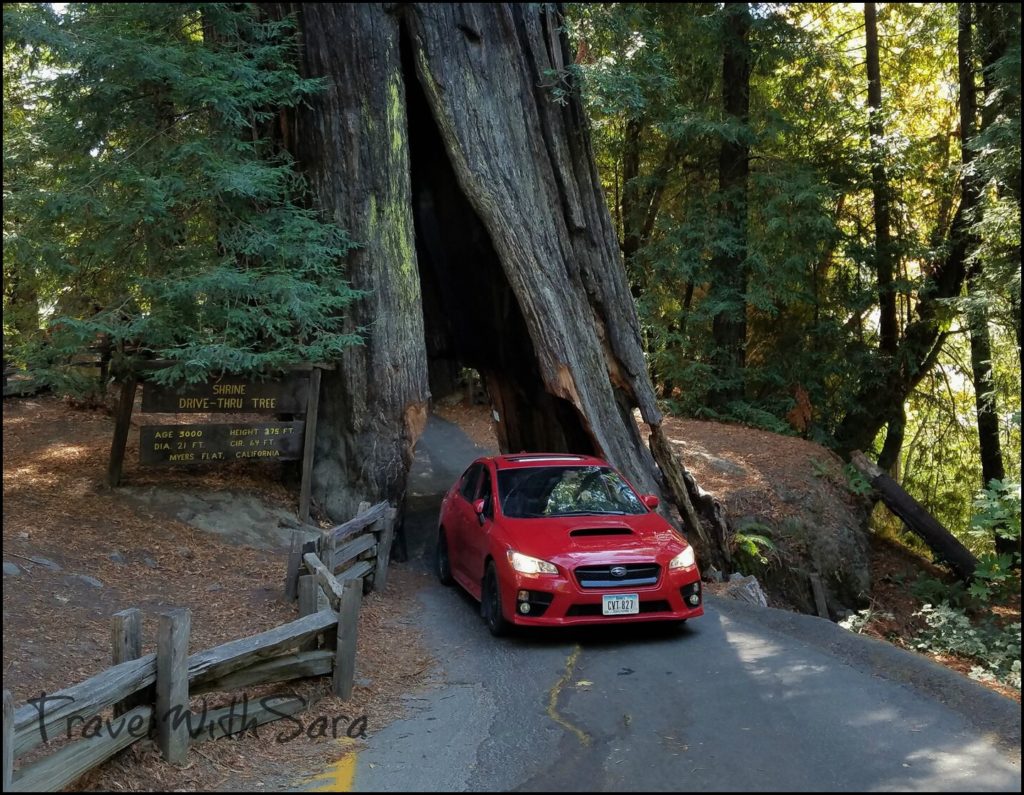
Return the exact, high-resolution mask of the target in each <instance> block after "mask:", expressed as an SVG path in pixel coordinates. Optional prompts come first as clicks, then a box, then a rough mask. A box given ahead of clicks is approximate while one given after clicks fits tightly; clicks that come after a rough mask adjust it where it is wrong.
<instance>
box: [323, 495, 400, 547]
mask: <svg viewBox="0 0 1024 795" xmlns="http://www.w3.org/2000/svg"><path fill="white" fill-rule="evenodd" d="M387 511H388V503H387V502H378V503H377V504H376V505H374V506H373V507H372V508H368V509H367V510H366V511H364V512H363V513H360V514H359V515H358V516H355V517H353V518H352V519H349V520H348V521H347V522H343V523H342V524H339V525H338V526H336V527H332V528H331V529H330V530H328V531H327V535H328V536H330V538H331V539H333V540H334V541H336V542H340V541H343V540H344V539H346V538H348V537H349V536H350V535H353V534H355V533H358V532H359V531H360V530H363V529H365V528H367V527H369V526H370V525H372V524H373V523H374V522H376V521H378V520H379V519H382V518H384V516H386V515H387Z"/></svg>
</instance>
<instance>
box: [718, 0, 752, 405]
mask: <svg viewBox="0 0 1024 795" xmlns="http://www.w3.org/2000/svg"><path fill="white" fill-rule="evenodd" d="M724 13H725V23H724V31H723V32H724V52H723V57H722V104H723V109H724V111H725V115H726V117H727V118H729V119H731V120H732V121H733V122H735V123H737V124H741V125H743V126H744V127H745V126H746V125H747V124H748V123H749V121H750V72H751V57H750V43H749V35H750V7H749V4H747V3H726V4H725V12H724ZM749 176H750V147H749V145H748V144H747V142H746V139H745V137H744V135H739V136H737V137H736V138H735V139H724V140H723V141H722V148H721V150H720V153H719V158H718V189H719V192H720V193H721V196H722V199H721V208H720V216H721V219H722V221H723V222H724V224H725V225H726V226H727V227H729V228H731V230H732V233H733V235H734V236H735V239H734V240H733V241H730V243H731V245H729V246H728V247H727V248H725V249H722V248H720V249H719V251H718V253H717V254H716V255H715V256H714V258H713V262H712V268H713V270H714V284H713V286H712V289H713V291H714V292H715V293H716V294H717V296H716V297H717V299H718V300H719V301H721V302H722V303H723V304H724V306H723V308H722V309H720V310H719V311H718V313H717V314H716V315H715V317H714V319H713V320H712V336H713V338H714V343H715V356H714V358H715V364H716V369H717V373H716V375H717V377H718V378H719V379H720V380H721V382H722V384H721V386H720V387H718V388H716V389H713V390H712V391H711V393H710V395H709V396H708V402H709V404H710V405H711V406H712V407H713V408H724V407H725V406H726V404H728V403H729V402H731V401H734V400H741V399H742V398H743V391H744V390H743V370H744V367H745V364H746V342H747V304H746V294H747V271H746V258H747V188H748V186H747V183H748V180H749Z"/></svg>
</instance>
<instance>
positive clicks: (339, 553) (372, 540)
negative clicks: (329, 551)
mask: <svg viewBox="0 0 1024 795" xmlns="http://www.w3.org/2000/svg"><path fill="white" fill-rule="evenodd" d="M375 546H377V536H376V535H375V534H374V533H367V534H366V535H363V536H359V538H356V539H353V540H352V541H349V542H348V543H347V544H345V545H344V546H341V547H338V548H337V549H336V550H335V551H334V557H333V558H332V560H331V563H332V565H331V569H332V571H333V570H335V569H337V568H338V567H339V566H341V565H342V564H345V563H348V562H349V561H350V560H352V559H353V558H355V557H358V556H359V554H360V553H362V552H366V551H367V550H369V549H372V548H373V547H375Z"/></svg>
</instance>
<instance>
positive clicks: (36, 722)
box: [3, 503, 394, 792]
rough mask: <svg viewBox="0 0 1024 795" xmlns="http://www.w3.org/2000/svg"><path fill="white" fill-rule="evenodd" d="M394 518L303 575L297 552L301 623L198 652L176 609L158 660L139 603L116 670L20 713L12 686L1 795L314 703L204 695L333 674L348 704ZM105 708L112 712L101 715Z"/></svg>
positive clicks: (319, 559)
mask: <svg viewBox="0 0 1024 795" xmlns="http://www.w3.org/2000/svg"><path fill="white" fill-rule="evenodd" d="M393 523H394V510H393V509H392V508H391V507H390V506H389V505H388V504H387V503H381V504H379V505H376V506H374V507H373V508H371V509H368V510H366V511H363V512H362V513H361V514H360V515H359V516H357V517H356V518H355V519H352V520H351V521H349V522H347V523H345V524H343V525H339V526H338V527H336V528H333V529H332V530H330V531H327V532H326V533H324V534H323V535H322V537H321V538H320V539H319V540H316V541H313V542H310V543H309V544H308V545H304V546H303V548H301V549H300V550H298V554H299V558H298V560H299V561H300V562H299V563H298V564H297V565H296V566H295V569H294V572H293V567H292V563H293V559H294V558H295V554H296V552H294V551H293V553H292V555H290V556H289V568H288V571H289V578H288V583H292V582H293V580H294V583H295V584H294V593H295V595H296V596H297V597H298V600H299V613H300V618H298V619H297V620H295V621H292V622H289V623H287V624H283V625H282V626H279V627H276V628H274V629H271V630H267V631H266V632H261V633H259V634H258V635H253V636H251V637H247V638H242V639H240V640H235V641H231V642H230V643H225V644H223V645H221V646H217V647H215V648H212V649H207V650H205V651H200V652H196V653H195V654H191V655H190V654H189V653H188V642H189V634H190V630H191V613H190V611H188V610H185V609H178V610H171V611H168V612H166V613H163V614H161V615H160V621H159V626H158V630H157V650H156V653H155V654H146V655H143V654H141V648H142V635H141V631H142V613H141V612H140V611H139V610H138V609H137V608H130V609H128V610H122V611H121V612H119V613H117V614H115V615H114V617H113V622H112V625H111V641H112V656H113V663H114V665H113V667H111V668H108V669H107V670H105V671H103V672H102V673H99V674H96V675H95V676H93V677H91V678H89V679H86V680H85V681H84V682H80V683H78V684H77V685H74V686H72V687H69V688H66V689H64V690H61V691H59V692H56V693H52V694H49V695H47V696H46V698H45V700H44V701H42V702H40V700H38V699H33V701H32V702H31V703H28V704H25V705H24V706H22V707H20V708H18V709H15V707H14V702H13V699H12V697H11V694H10V692H9V691H7V690H4V727H3V732H4V734H3V754H4V760H3V777H4V780H3V790H4V791H5V792H56V791H58V790H61V789H63V788H64V787H66V786H67V785H68V784H70V783H71V782H73V781H74V780H75V779H77V778H78V777H80V776H81V775H83V774H84V773H86V772H88V771H89V770H91V769H92V768H94V767H96V766H97V765H99V764H100V763H101V762H103V761H105V760H106V759H109V758H110V757H111V756H113V755H114V754H116V753H117V752H118V751H120V750H122V749H124V748H127V747H128V746H129V745H131V744H132V743H134V742H136V741H138V740H141V739H144V738H146V737H148V736H149V735H150V733H151V732H155V736H156V739H157V743H158V745H159V747H160V750H161V752H162V754H163V756H164V758H165V759H167V760H168V761H170V762H175V763H179V762H182V761H183V760H184V758H185V755H186V753H187V751H188V748H189V745H190V743H195V742H205V741H207V740H211V739H217V738H219V737H224V736H228V735H231V734H235V733H237V732H240V731H245V730H247V729H249V728H252V727H253V726H254V725H259V724H262V723H266V722H268V721H272V720H278V719H280V718H283V717H286V716H289V715H293V714H295V713H297V712H299V711H300V710H301V709H303V707H304V706H306V704H305V702H304V701H303V700H302V699H299V698H294V697H268V698H263V699H260V700H259V702H258V703H256V704H248V703H247V704H246V706H245V710H244V711H241V712H240V711H239V710H238V708H237V706H236V704H235V703H234V702H233V703H232V705H231V706H229V707H224V708H222V709H217V710H209V711H207V710H203V712H201V713H200V714H198V715H197V714H195V713H193V712H191V711H190V706H189V699H190V698H191V697H192V696H196V695H200V694H203V693H207V692H211V691H217V692H229V691H232V690H237V689H241V688H246V687H253V686H257V685H265V684H272V683H277V682H286V681H290V680H294V679H300V678H306V677H312V676H325V675H331V676H332V677H333V689H334V694H335V695H336V696H338V697H339V698H342V699H348V698H349V697H350V696H351V695H352V687H353V682H354V679H355V664H356V634H357V627H358V623H359V605H360V602H361V599H362V594H363V591H364V578H365V579H366V581H367V582H366V583H365V585H371V584H372V585H373V587H375V588H378V589H379V588H382V587H383V584H384V582H385V578H386V576H387V563H388V552H389V550H390V546H391V539H392V537H393V529H392V528H393ZM358 533H362V535H357V534H358ZM342 542H344V543H342ZM371 542H372V543H371ZM367 558H369V559H367ZM325 561H327V562H325ZM302 569H304V570H305V571H303V570H302ZM339 570H341V572H340V573H339V574H338V576H335V572H336V571H339ZM293 574H294V578H293ZM288 592H289V591H288V589H287V587H286V593H288ZM289 598H294V597H289ZM107 710H112V713H113V714H112V716H111V715H109V714H108V715H107V716H106V717H103V718H101V717H100V716H101V713H105V712H106V711H107ZM86 721H89V725H90V727H91V728H92V729H95V731H93V730H90V731H89V732H88V736H83V737H81V738H79V739H76V740H74V741H73V742H70V743H68V744H67V745H64V746H63V747H62V748H60V749H59V750H57V751H56V752H55V753H53V754H50V755H49V756H46V757H43V758H41V759H39V760H36V761H33V762H32V763H31V764H29V765H27V766H23V767H21V768H19V769H18V770H15V761H16V760H17V759H18V758H20V757H22V756H24V755H25V754H27V753H29V752H30V751H33V750H34V749H36V748H37V747H39V746H40V745H41V744H43V743H46V742H48V740H50V739H55V738H57V737H61V736H69V735H70V734H71V729H72V728H73V727H75V726H81V727H83V728H84V726H85V723H86ZM84 734H85V733H84V732H83V735H84Z"/></svg>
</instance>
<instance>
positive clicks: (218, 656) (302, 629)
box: [188, 610, 338, 688]
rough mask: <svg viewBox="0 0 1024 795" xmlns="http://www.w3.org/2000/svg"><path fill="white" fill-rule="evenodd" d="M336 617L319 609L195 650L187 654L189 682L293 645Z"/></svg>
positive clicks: (207, 678)
mask: <svg viewBox="0 0 1024 795" xmlns="http://www.w3.org/2000/svg"><path fill="white" fill-rule="evenodd" d="M337 621H338V614H337V613H335V612H334V611H333V610H321V611H319V612H317V613H314V614H313V615H311V616H303V617H302V618H299V619H297V620H295V621H291V622H289V623H287V624H282V625H281V626H279V627H275V628H274V629H268V630H267V631H266V632H261V633H259V634H258V635H252V636H251V637H248V638H241V639H240V640H234V641H231V642H230V643H225V644H223V645H221V646H217V647H216V648H213V649H207V650H205V651H201V652H196V653H195V654H193V655H192V656H191V657H189V658H188V671H189V682H190V683H191V684H192V685H193V686H195V687H197V688H198V687H200V686H205V685H207V684H209V682H211V681H214V680H216V679H221V678H223V677H225V676H227V675H228V674H229V673H232V672H234V671H237V670H239V669H241V668H246V667H247V666H249V665H252V664H254V663H256V662H258V661H259V660H265V659H267V658H268V657H273V656H275V655H277V654H278V653H279V652H282V651H285V650H287V649H290V648H293V647H296V646H298V645H299V643H301V642H302V641H303V640H306V639H307V638H309V637H311V636H315V635H316V634H317V633H319V632H324V631H326V630H327V629H328V628H332V629H333V627H334V625H335V624H336V623H337Z"/></svg>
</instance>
